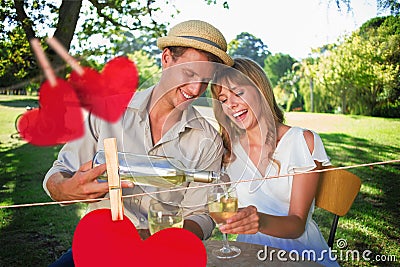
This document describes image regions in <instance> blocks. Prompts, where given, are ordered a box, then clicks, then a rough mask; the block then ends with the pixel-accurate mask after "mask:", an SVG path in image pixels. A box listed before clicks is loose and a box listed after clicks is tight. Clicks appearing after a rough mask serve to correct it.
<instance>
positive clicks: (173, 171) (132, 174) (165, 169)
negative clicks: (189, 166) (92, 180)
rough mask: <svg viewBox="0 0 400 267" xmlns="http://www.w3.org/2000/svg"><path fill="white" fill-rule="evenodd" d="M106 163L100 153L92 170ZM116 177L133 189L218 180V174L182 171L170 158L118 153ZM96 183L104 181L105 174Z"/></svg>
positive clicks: (94, 161) (168, 186)
mask: <svg viewBox="0 0 400 267" xmlns="http://www.w3.org/2000/svg"><path fill="white" fill-rule="evenodd" d="M103 163H106V159H105V154H104V151H103V150H100V151H98V152H97V153H96V155H95V156H94V158H93V167H95V166H98V165H100V164H103ZM118 163H119V176H120V177H121V180H128V181H131V182H133V183H134V184H137V185H144V186H155V187H160V188H172V187H176V186H179V185H181V184H183V183H184V182H202V183H211V182H214V181H217V180H218V179H219V178H220V173H219V172H214V171H194V170H186V169H185V168H184V166H183V164H182V163H181V162H180V161H179V160H177V159H175V158H173V157H164V156H150V155H139V154H133V153H128V152H118ZM98 181H107V173H106V172H105V173H104V174H102V175H101V176H100V177H99V178H98Z"/></svg>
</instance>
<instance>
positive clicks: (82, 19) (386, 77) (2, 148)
mask: <svg viewBox="0 0 400 267" xmlns="http://www.w3.org/2000/svg"><path fill="white" fill-rule="evenodd" d="M197 2H199V1H197ZM200 2H203V1H200ZM248 2H249V1H248ZM354 2H355V1H346V0H337V1H330V0H327V1H320V3H322V4H329V5H330V8H334V9H335V10H336V12H339V13H342V14H344V15H346V14H349V13H350V14H351V13H354V12H356V9H353V6H352V3H354ZM372 2H373V3H374V4H375V6H376V16H374V17H371V18H370V19H368V20H367V21H365V22H364V23H362V25H359V26H358V27H355V28H354V30H353V31H351V32H348V33H344V34H343V35H340V36H338V37H337V39H334V40H327V42H326V43H322V44H321V45H319V46H316V47H312V48H311V49H310V50H309V51H308V52H307V53H306V54H305V55H304V53H303V55H301V56H299V55H297V54H296V55H291V54H289V53H283V52H280V51H279V50H275V51H273V52H271V51H270V50H269V46H268V39H265V38H264V39H261V38H260V37H259V36H258V35H255V34H254V33H253V32H252V27H250V28H248V30H246V31H240V32H237V35H236V37H235V38H233V39H232V40H231V39H228V40H227V41H228V42H229V44H228V52H229V54H231V55H233V56H235V55H236V56H238V55H241V56H247V57H250V58H252V59H254V60H255V61H257V62H258V63H259V64H260V65H261V66H262V67H263V68H264V70H265V71H266V73H267V74H268V76H269V78H270V80H271V82H272V85H273V86H274V92H275V94H276V97H277V99H278V102H279V104H280V105H281V106H282V108H283V109H284V110H285V111H286V119H287V123H288V124H291V125H297V126H301V127H306V128H310V129H313V130H315V131H316V132H318V133H319V134H320V135H321V137H322V139H323V141H324V144H325V146H326V149H327V151H328V154H329V155H330V157H331V158H332V163H333V164H334V165H336V166H354V165H358V164H365V163H374V162H382V161H389V160H398V159H399V158H400V157H399V156H400V153H399V152H400V145H399V144H400V137H399V134H398V133H399V130H400V119H399V118H400V108H399V105H400V85H399V84H400V75H399V74H400V69H399V62H400V46H399V43H400V19H399V10H400V4H399V1H394V0H381V1H377V2H374V1H372ZM174 3H175V4H176V5H174ZM178 3H179V1H171V2H169V5H166V3H165V2H164V1H132V0H131V1H107V2H101V1H96V0H91V1H25V2H24V1H9V0H5V1H3V2H2V3H1V10H0V14H1V16H2V18H3V21H4V23H3V25H1V27H0V35H1V37H2V38H1V39H0V44H1V45H0V46H1V58H0V125H1V127H0V186H1V187H0V205H12V204H23V203H36V202H48V201H50V199H49V198H48V196H47V195H46V194H45V193H44V191H43V189H42V186H41V183H42V179H43V176H44V174H45V173H46V171H47V170H48V169H49V167H50V166H51V164H52V162H53V161H54V159H55V158H56V156H57V153H58V151H59V149H60V146H54V147H36V146H32V145H30V144H28V143H26V142H24V141H23V140H20V139H19V138H18V134H17V133H16V129H15V125H14V122H15V119H16V117H17V116H18V115H19V114H21V113H23V112H25V110H26V106H34V107H37V106H38V89H39V88H40V84H41V83H42V82H43V81H44V77H43V73H42V72H41V70H40V68H38V65H37V63H36V60H35V57H34V55H33V54H32V52H31V49H30V47H29V42H28V39H30V38H34V37H37V38H40V40H41V41H42V45H43V47H45V49H46V52H47V56H48V57H49V58H50V60H51V62H52V65H53V66H54V68H55V69H56V70H57V74H58V75H59V76H61V77H63V76H65V75H68V73H70V71H71V70H70V68H69V66H68V65H65V63H64V62H63V61H62V60H61V59H60V58H58V57H57V56H56V54H55V53H54V52H53V51H51V49H48V48H47V46H46V43H45V38H46V37H47V36H48V35H49V34H54V36H55V37H57V38H58V39H59V40H60V41H61V42H62V43H63V45H64V46H65V47H66V48H67V49H68V50H69V51H70V53H71V54H72V55H74V56H75V57H76V58H77V59H79V60H80V62H81V65H86V66H91V67H93V68H95V69H98V70H101V69H102V68H103V66H104V64H105V63H106V62H108V61H109V60H110V59H111V58H113V57H115V56H117V55H125V56H128V57H129V58H131V59H132V60H133V61H135V63H136V64H137V66H138V69H139V72H140V86H139V90H140V89H142V88H146V87H147V85H148V84H149V83H151V78H152V77H155V76H157V74H158V73H159V72H160V67H159V58H158V55H159V53H160V51H159V50H158V48H157V47H156V45H155V41H156V38H157V37H158V36H161V35H164V34H165V33H166V31H167V30H168V29H169V28H170V24H169V23H168V22H173V21H175V20H176V19H177V18H179V14H183V11H182V13H180V12H178V11H179V5H178ZM235 3H236V1H233V0H232V1H226V2H225V1H209V0H204V3H202V4H203V5H204V7H203V8H208V9H210V10H214V9H220V10H224V12H226V13H227V14H229V9H230V5H231V6H232V9H234V7H235ZM261 5H262V4H261ZM249 6H250V7H249V8H250V10H251V8H253V9H256V8H257V6H256V5H253V6H252V5H251V1H250V2H249ZM167 7H168V8H167ZM261 7H262V6H261ZM176 8H177V9H178V10H177V9H176ZM265 10H266V14H268V13H271V12H280V13H290V10H291V7H290V6H288V7H287V10H281V9H279V10H273V9H272V10H269V9H267V8H265ZM161 14H162V15H161ZM197 16H198V18H201V17H202V15H201V14H198V15H197ZM248 16H249V14H247V13H246V12H243V17H238V18H235V19H237V20H253V23H255V24H260V23H262V18H260V17H257V18H251V17H250V18H249V17H248ZM166 18H170V20H169V19H166ZM210 22H211V23H212V21H210ZM290 23H293V24H295V23H296V21H289V24H290ZM171 24H173V23H171ZM280 24H282V25H281V26H280ZM287 24H288V21H285V22H282V21H277V22H276V24H274V25H272V26H273V27H275V28H277V29H278V30H279V29H282V27H283V28H284V25H287ZM265 27H271V25H265ZM254 29H255V28H254ZM300 32H301V31H300ZM287 34H288V33H287V32H286V31H284V30H281V35H282V36H286V35H287ZM301 37H302V36H301V34H300V36H297V39H295V40H294V41H293V46H295V45H296V40H301V39H302V38H301ZM304 39H307V37H306V36H304ZM328 41H329V42H328ZM275 49H277V48H275ZM350 171H352V172H353V173H355V174H357V175H358V176H360V178H361V179H362V187H361V191H360V194H359V195H358V196H357V198H356V201H355V203H354V205H353V207H352V209H351V211H350V212H349V214H347V215H346V216H345V217H344V218H342V219H341V220H340V222H339V229H338V232H337V236H336V238H337V239H339V238H344V239H346V241H347V243H348V249H351V250H359V251H360V252H362V251H364V250H366V249H368V250H371V251H372V252H373V255H385V256H387V257H388V258H389V257H390V259H392V260H391V261H372V262H366V261H362V260H360V261H343V262H340V263H341V265H343V266H399V265H400V233H399V229H400V227H399V226H400V219H399V215H400V214H399V207H400V206H399V205H400V204H399V203H400V202H399V198H400V197H399V194H398V192H399V182H398V180H399V178H400V165H399V163H391V164H382V165H373V166H369V167H357V168H352V169H350ZM84 208H85V204H75V205H72V206H68V207H60V206H58V205H50V206H44V207H30V208H18V209H11V208H10V209H0V222H1V224H0V266H26V265H30V266H46V265H47V264H49V263H50V262H52V261H54V260H55V259H56V258H57V257H59V256H60V255H61V253H63V252H64V251H65V250H66V249H68V248H69V247H70V245H71V241H72V235H73V232H74V229H75V226H76V224H77V222H78V221H79V219H80V217H81V216H82V214H83V212H84ZM330 219H331V217H330V216H329V214H327V213H325V212H324V211H322V210H317V211H316V214H315V220H316V221H317V223H318V224H319V225H320V226H321V229H322V231H323V233H324V235H325V236H327V234H328V230H329V224H330V221H331V220H330ZM213 238H219V236H218V234H217V233H216V235H215V236H214V237H213ZM394 258H395V259H396V260H395V261H393V259H394Z"/></svg>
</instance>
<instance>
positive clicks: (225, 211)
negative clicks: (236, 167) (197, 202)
mask: <svg viewBox="0 0 400 267" xmlns="http://www.w3.org/2000/svg"><path fill="white" fill-rule="evenodd" d="M207 200H208V211H209V213H210V216H211V218H212V219H213V220H214V221H215V223H216V224H217V225H218V226H221V225H223V224H225V223H226V220H227V219H228V218H230V217H232V216H233V215H235V214H236V212H237V210H238V198H237V193H236V189H235V188H233V187H231V188H227V187H226V186H225V185H218V184H216V185H215V186H214V187H213V188H212V189H211V190H210V192H209V193H208V197H207ZM222 237H223V247H222V248H219V249H214V250H213V251H212V253H213V255H214V256H216V257H217V258H220V259H230V258H234V257H237V256H239V254H240V252H241V251H240V249H239V248H237V247H234V246H230V245H229V243H228V238H227V234H224V233H222Z"/></svg>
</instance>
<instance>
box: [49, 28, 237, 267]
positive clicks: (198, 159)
mask: <svg viewBox="0 0 400 267" xmlns="http://www.w3.org/2000/svg"><path fill="white" fill-rule="evenodd" d="M157 45H158V47H159V48H160V49H161V50H162V55H161V63H162V69H163V71H162V74H161V78H160V81H159V82H158V83H157V84H156V85H155V86H153V87H151V88H149V89H147V90H145V91H141V92H137V93H135V95H134V97H133V98H132V100H131V102H130V104H129V105H128V107H127V109H126V111H125V113H124V114H123V116H122V117H121V119H120V120H119V121H118V122H116V123H109V122H106V121H103V120H101V119H98V118H92V119H91V120H89V121H88V127H87V128H88V129H89V126H90V129H91V130H90V131H89V130H86V132H85V136H84V137H82V138H81V139H79V140H76V141H73V142H70V143H68V144H66V145H65V146H64V147H63V148H62V150H61V151H60V153H59V155H58V159H57V160H56V161H55V162H54V164H53V167H52V168H51V169H50V170H49V171H48V173H47V174H46V177H45V179H44V181H43V187H44V189H45V191H46V192H47V193H48V195H49V196H50V197H51V198H52V199H54V200H55V201H66V200H77V199H91V198H99V197H103V196H104V195H105V194H106V193H107V192H108V185H107V183H99V182H97V177H98V176H99V175H100V174H102V173H103V172H104V171H105V169H106V167H105V165H100V166H97V167H95V168H92V167H91V159H92V158H93V156H94V155H95V153H96V151H98V150H100V149H103V140H104V139H105V138H110V137H115V138H117V143H118V144H117V148H118V151H125V152H132V153H136V154H148V155H165V156H170V157H175V158H176V159H178V160H180V161H181V162H182V163H183V165H184V166H185V167H186V168H187V169H196V170H214V171H218V170H219V169H220V166H221V159H222V154H223V145H222V141H221V139H220V137H219V135H218V133H217V132H216V131H215V130H214V128H213V127H212V126H211V125H210V124H209V123H208V122H207V121H206V120H205V119H204V118H202V117H201V115H200V114H199V113H198V112H197V111H196V110H195V109H194V108H193V107H192V106H191V105H189V104H190V102H192V101H193V100H194V99H195V98H197V97H199V96H200V95H201V94H202V93H203V92H204V91H205V89H206V87H207V84H208V82H209V81H210V80H211V77H212V75H213V73H214V70H215V65H216V64H213V63H212V62H216V63H224V64H225V65H229V66H231V65H232V64H233V60H232V59H231V58H230V57H229V55H227V53H226V49H227V45H226V40H225V38H224V36H223V35H222V34H221V32H220V31H219V30H218V29H216V28H215V27H213V26H212V25H210V24H208V23H206V22H203V21H198V20H190V21H185V22H182V23H180V24H178V25H176V26H175V27H173V28H172V29H171V30H170V32H169V33H168V35H167V36H165V37H161V38H159V39H158V41H157ZM194 185H195V184H194V183H186V184H184V186H187V187H190V186H194ZM122 186H123V194H124V195H131V194H137V193H142V192H143V191H148V190H154V188H147V187H140V186H134V185H133V184H130V183H124V184H123V185H122ZM159 197H160V198H161V199H163V200H165V201H169V202H174V203H179V204H181V205H182V206H183V208H184V218H185V220H184V226H183V227H184V228H185V229H187V230H189V231H191V232H193V233H194V234H196V235H197V236H198V237H199V238H201V239H207V238H208V237H209V236H210V235H211V233H212V230H213V228H214V223H213V221H212V219H211V218H210V217H209V216H208V214H207V207H206V197H207V196H206V190H205V189H195V190H182V191H178V192H171V193H163V194H162V195H160V196H159ZM150 199H151V198H150V197H149V196H146V197H133V198H124V212H125V215H126V216H128V218H129V219H130V220H131V221H132V222H133V224H134V225H135V227H136V228H137V229H138V231H139V233H140V235H141V237H142V238H146V237H147V236H148V235H149V232H148V223H147V209H148V206H149V202H150ZM109 207H110V204H109V201H100V202H96V203H91V204H89V211H91V210H94V209H99V208H109ZM62 258H64V259H65V255H64V256H63V257H62ZM66 258H67V261H68V260H69V261H70V263H69V264H70V265H71V263H72V265H73V262H72V257H71V253H69V254H67V255H66ZM60 262H63V259H61V261H60V260H59V263H57V262H56V264H55V265H53V266H68V263H67V264H64V263H60ZM63 264H64V265H63Z"/></svg>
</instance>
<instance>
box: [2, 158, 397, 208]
mask: <svg viewBox="0 0 400 267" xmlns="http://www.w3.org/2000/svg"><path fill="white" fill-rule="evenodd" d="M391 163H400V159H396V160H388V161H380V162H372V163H364V164H356V165H351V166H343V167H334V168H326V169H321V170H313V171H307V172H299V173H295V174H310V173H321V172H327V171H334V170H345V169H354V168H359V167H368V166H375V165H384V164H391ZM291 175H294V174H293V173H290V174H283V175H282V174H281V175H276V176H269V177H265V178H253V179H246V180H244V179H242V180H240V181H230V182H221V183H218V184H219V185H231V184H238V183H248V182H252V181H259V180H269V179H276V178H281V177H286V176H291ZM212 186H215V184H212V183H211V184H206V183H205V184H202V185H198V186H193V187H177V188H172V189H166V190H160V191H156V192H144V193H139V194H133V195H125V196H122V198H134V197H142V196H149V195H155V194H161V193H169V192H177V191H182V190H193V189H199V188H205V187H212ZM101 200H109V198H108V197H103V198H93V199H81V200H68V201H52V202H42V203H27V204H15V205H6V206H0V209H5V208H23V207H36V206H47V205H56V204H58V205H66V204H75V203H85V202H93V201H101Z"/></svg>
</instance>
